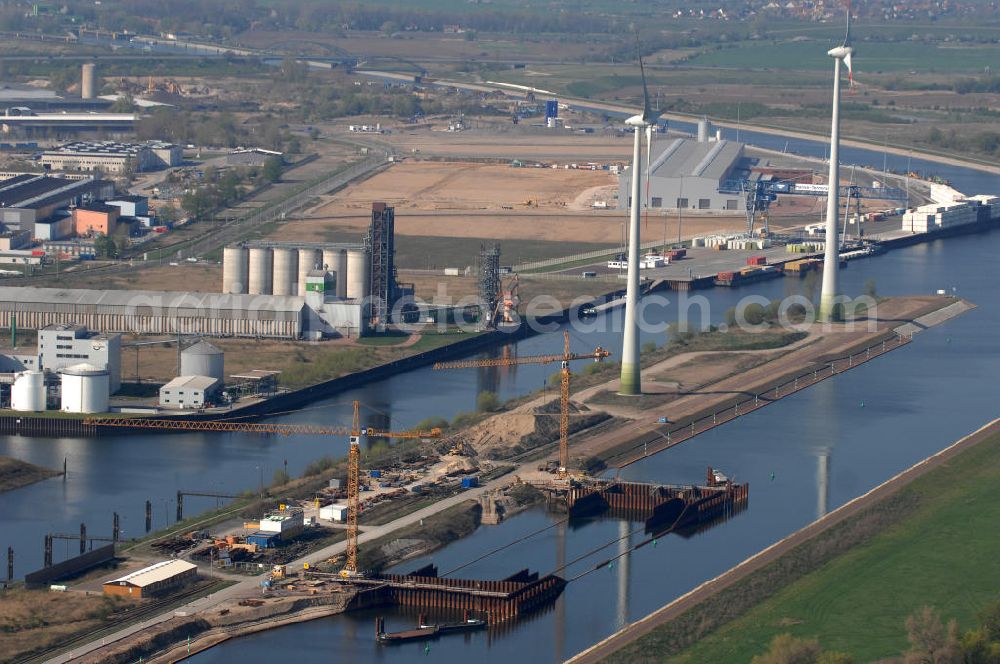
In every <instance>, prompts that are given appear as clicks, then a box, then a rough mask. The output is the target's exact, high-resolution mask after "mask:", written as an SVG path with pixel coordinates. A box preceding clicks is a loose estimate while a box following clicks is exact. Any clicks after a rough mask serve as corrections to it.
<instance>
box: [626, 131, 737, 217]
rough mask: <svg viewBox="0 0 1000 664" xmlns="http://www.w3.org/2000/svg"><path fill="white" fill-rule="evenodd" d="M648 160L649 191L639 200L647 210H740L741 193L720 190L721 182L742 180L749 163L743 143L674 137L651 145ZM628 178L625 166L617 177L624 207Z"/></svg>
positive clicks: (628, 196) (627, 202) (628, 171)
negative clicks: (643, 198) (664, 142)
mask: <svg viewBox="0 0 1000 664" xmlns="http://www.w3.org/2000/svg"><path fill="white" fill-rule="evenodd" d="M651 159H652V161H651V163H650V164H649V191H648V193H647V194H646V196H647V199H646V201H643V204H644V205H648V206H649V207H650V208H651V209H654V208H669V209H684V210H724V211H732V212H739V211H742V210H743V209H744V207H745V203H744V201H745V197H744V196H743V195H742V194H735V193H723V192H720V189H721V188H723V184H724V183H726V182H728V181H730V180H735V179H742V178H744V177H746V173H747V172H748V171H749V168H750V166H751V164H750V163H749V161H748V160H746V159H745V158H744V156H743V144H741V143H735V142H733V141H725V140H715V141H709V140H705V141H697V140H694V139H688V138H678V139H675V140H672V141H669V142H667V143H666V145H663V146H662V147H661V146H654V149H653V156H652V157H651ZM631 180H632V169H631V168H629V169H628V170H627V171H626V172H625V173H623V174H622V176H621V177H620V178H619V189H620V191H619V195H618V200H619V205H620V207H622V208H626V209H627V208H628V206H629V204H630V201H631V198H632V196H631V193H630V192H631ZM726 188H727V189H728V187H726Z"/></svg>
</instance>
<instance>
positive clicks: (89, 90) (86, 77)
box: [80, 62, 97, 99]
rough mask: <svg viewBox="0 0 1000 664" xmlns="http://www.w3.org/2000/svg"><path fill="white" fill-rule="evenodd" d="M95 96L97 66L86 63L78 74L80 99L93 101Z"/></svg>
mask: <svg viewBox="0 0 1000 664" xmlns="http://www.w3.org/2000/svg"><path fill="white" fill-rule="evenodd" d="M96 96H97V65H95V64H94V63H93V62H86V63H84V65H83V69H82V71H81V72H80V97H81V98H82V99H93V98H94V97H96Z"/></svg>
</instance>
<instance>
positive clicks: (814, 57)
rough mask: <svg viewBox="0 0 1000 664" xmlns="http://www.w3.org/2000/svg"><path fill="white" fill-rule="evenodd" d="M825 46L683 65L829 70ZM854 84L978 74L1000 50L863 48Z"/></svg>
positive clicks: (714, 55)
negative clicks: (886, 77)
mask: <svg viewBox="0 0 1000 664" xmlns="http://www.w3.org/2000/svg"><path fill="white" fill-rule="evenodd" d="M834 45H835V44H834V43H833V42H829V41H826V40H818V41H800V42H781V43H773V42H743V43H740V44H739V45H737V46H733V47H723V48H720V49H718V50H711V51H707V52H705V53H703V54H701V55H697V56H694V57H692V58H690V60H689V64H692V65H697V66H702V67H737V68H754V69H761V68H767V69H788V70H793V69H794V70H802V69H823V70H825V69H829V68H830V64H831V59H830V58H829V57H828V56H827V55H826V51H827V49H829V48H830V47H831V46H834ZM855 49H856V51H857V55H856V56H855V58H854V67H855V78H857V79H858V80H863V72H876V73H877V72H897V71H901V72H909V71H915V72H918V73H921V74H932V73H959V72H964V73H967V74H970V75H971V74H977V73H982V72H983V70H984V68H985V67H987V66H990V67H996V63H997V62H998V60H1000V46H997V45H995V44H984V45H958V44H954V45H953V44H924V43H920V42H896V43H892V42H890V43H885V42H882V43H880V42H863V43H859V44H856V45H855Z"/></svg>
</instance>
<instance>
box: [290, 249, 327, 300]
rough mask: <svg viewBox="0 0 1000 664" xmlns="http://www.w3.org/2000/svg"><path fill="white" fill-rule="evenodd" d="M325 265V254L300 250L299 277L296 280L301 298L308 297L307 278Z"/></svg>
mask: <svg viewBox="0 0 1000 664" xmlns="http://www.w3.org/2000/svg"><path fill="white" fill-rule="evenodd" d="M322 265H323V254H322V253H321V252H320V251H319V250H317V249H299V276H298V279H297V280H296V283H297V284H298V294H299V297H305V296H306V277H308V276H309V273H310V272H312V271H313V270H315V269H318V268H321V267H322Z"/></svg>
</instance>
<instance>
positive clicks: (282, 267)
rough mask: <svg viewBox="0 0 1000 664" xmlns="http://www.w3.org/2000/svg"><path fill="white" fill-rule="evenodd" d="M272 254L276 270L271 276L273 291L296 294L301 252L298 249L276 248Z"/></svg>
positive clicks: (276, 293) (275, 293)
mask: <svg viewBox="0 0 1000 664" xmlns="http://www.w3.org/2000/svg"><path fill="white" fill-rule="evenodd" d="M272 256H273V265H274V270H273V272H272V275H273V276H272V277H271V293H272V294H274V295H295V293H296V287H295V279H296V277H297V276H298V275H297V272H298V268H299V252H298V251H297V250H296V249H284V248H276V249H274V250H273V252H272Z"/></svg>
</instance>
